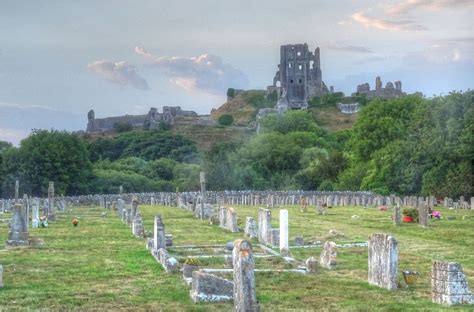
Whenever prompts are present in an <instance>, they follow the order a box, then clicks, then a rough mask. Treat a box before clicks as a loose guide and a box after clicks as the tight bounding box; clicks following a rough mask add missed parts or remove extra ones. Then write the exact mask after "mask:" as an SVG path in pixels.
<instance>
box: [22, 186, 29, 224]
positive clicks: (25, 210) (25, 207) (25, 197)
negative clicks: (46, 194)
mask: <svg viewBox="0 0 474 312" xmlns="http://www.w3.org/2000/svg"><path fill="white" fill-rule="evenodd" d="M23 213H24V215H23V216H24V218H25V224H26V230H27V231H28V227H29V222H30V220H29V219H30V218H29V216H30V201H29V200H28V195H26V194H23Z"/></svg>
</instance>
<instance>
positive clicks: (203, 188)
mask: <svg viewBox="0 0 474 312" xmlns="http://www.w3.org/2000/svg"><path fill="white" fill-rule="evenodd" d="M199 182H200V183H201V220H202V219H204V206H205V203H206V174H205V173H204V171H201V172H200V173H199Z"/></svg>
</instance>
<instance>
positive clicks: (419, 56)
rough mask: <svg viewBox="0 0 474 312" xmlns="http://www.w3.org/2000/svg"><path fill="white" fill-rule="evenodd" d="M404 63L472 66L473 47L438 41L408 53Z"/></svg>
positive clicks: (463, 43) (473, 60)
mask: <svg viewBox="0 0 474 312" xmlns="http://www.w3.org/2000/svg"><path fill="white" fill-rule="evenodd" d="M405 60H406V62H413V63H420V62H429V63H432V64H449V63H464V64H465V63H470V64H474V45H472V43H471V44H466V43H465V42H464V41H463V42H456V41H450V40H440V41H438V42H435V43H433V44H432V45H430V46H429V47H427V48H425V49H423V50H420V51H414V52H410V53H408V54H407V55H406V56H405Z"/></svg>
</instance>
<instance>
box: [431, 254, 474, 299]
mask: <svg viewBox="0 0 474 312" xmlns="http://www.w3.org/2000/svg"><path fill="white" fill-rule="evenodd" d="M431 300H432V301H433V302H434V303H439V304H444V305H452V304H463V303H465V304H472V303H474V300H473V297H472V292H471V289H470V288H469V285H468V284H467V280H466V277H465V275H464V272H463V269H462V267H461V265H460V264H458V263H455V262H444V261H433V264H432V267H431Z"/></svg>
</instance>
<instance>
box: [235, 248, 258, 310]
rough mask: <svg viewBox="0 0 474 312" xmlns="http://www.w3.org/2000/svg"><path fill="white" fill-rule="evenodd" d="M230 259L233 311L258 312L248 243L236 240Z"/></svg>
mask: <svg viewBox="0 0 474 312" xmlns="http://www.w3.org/2000/svg"><path fill="white" fill-rule="evenodd" d="M232 259H233V266H234V311H236V312H258V311H260V308H259V306H258V302H257V294H256V289H255V274H254V269H255V263H254V260H253V251H252V245H251V244H250V242H249V241H247V240H236V241H235V242H234V250H233V252H232Z"/></svg>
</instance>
